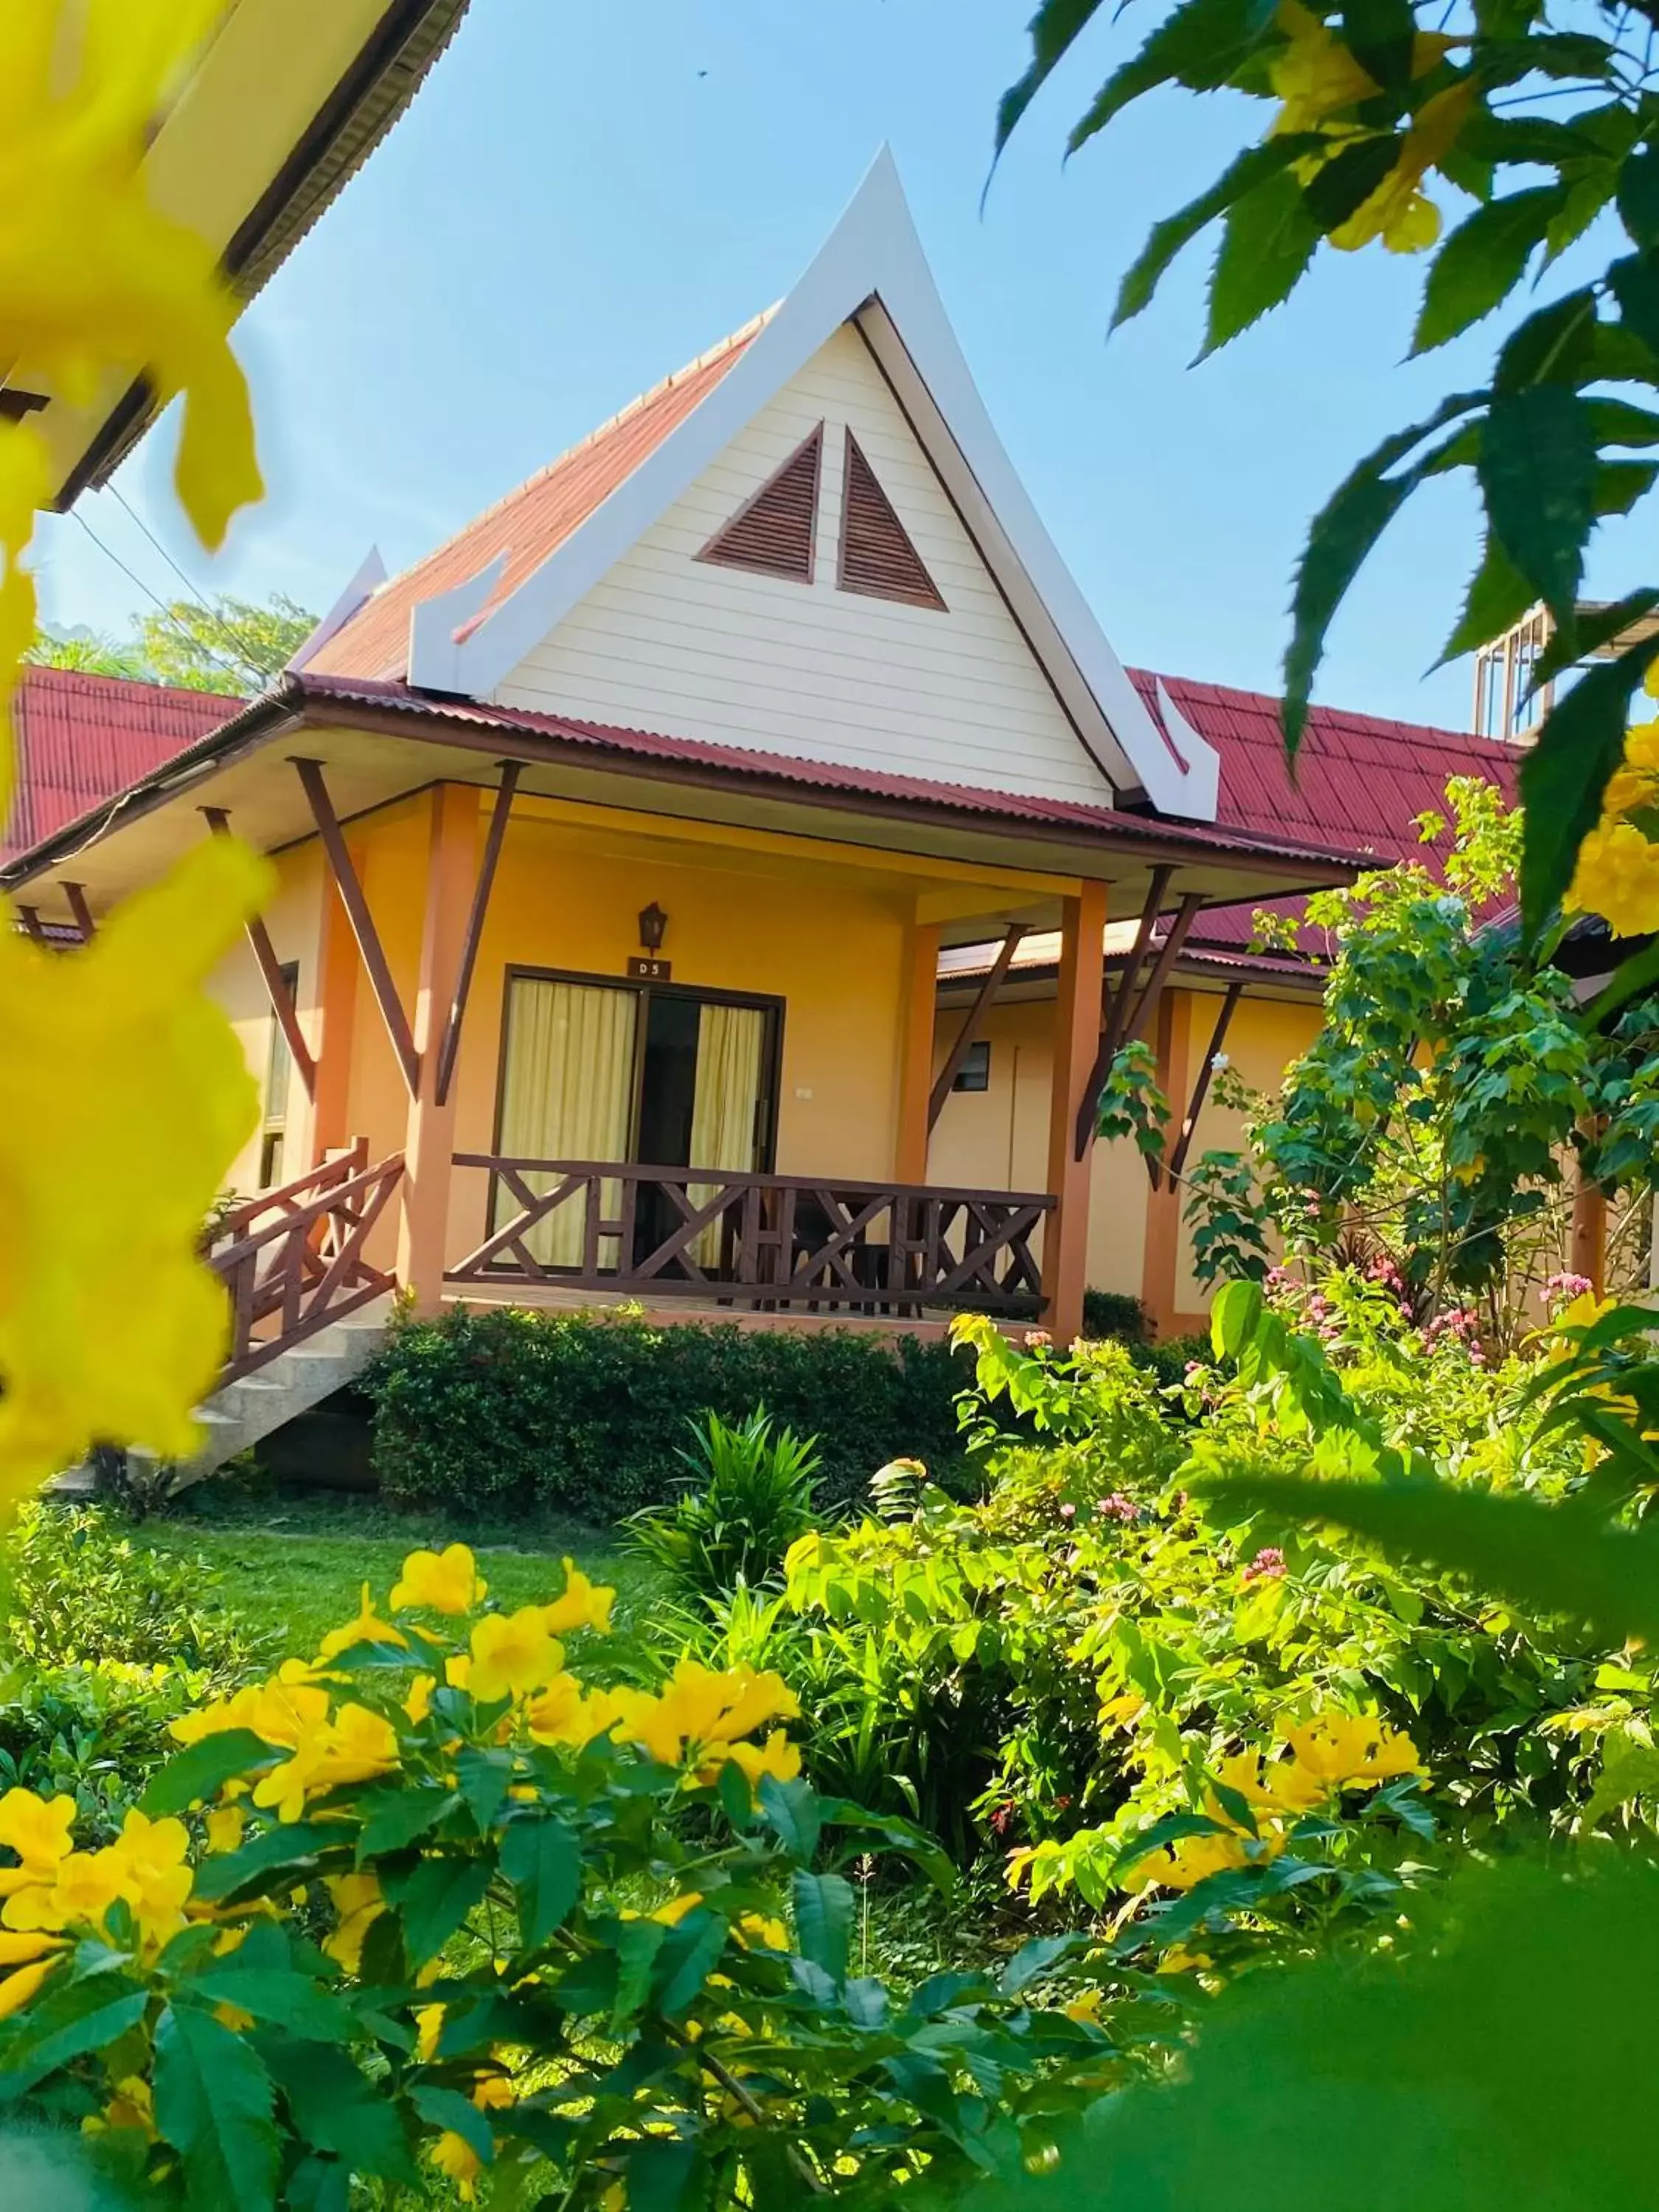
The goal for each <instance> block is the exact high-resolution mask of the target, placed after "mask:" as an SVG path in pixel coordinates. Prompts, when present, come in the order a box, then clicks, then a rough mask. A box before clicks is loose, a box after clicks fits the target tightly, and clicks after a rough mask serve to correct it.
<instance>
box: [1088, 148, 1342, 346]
mask: <svg viewBox="0 0 1659 2212" xmlns="http://www.w3.org/2000/svg"><path fill="white" fill-rule="evenodd" d="M1307 146H1308V141H1307V139H1306V138H1305V137H1302V136H1300V135H1298V136H1297V137H1293V138H1270V139H1268V140H1267V143H1265V144H1264V145H1261V146H1251V147H1249V148H1247V149H1246V150H1245V151H1244V152H1243V153H1242V154H1241V155H1238V157H1237V160H1236V161H1233V162H1232V163H1231V165H1230V166H1229V167H1228V168H1227V169H1226V170H1225V173H1223V174H1222V175H1221V176H1220V177H1219V178H1218V179H1217V181H1216V182H1215V183H1214V184H1213V185H1211V187H1210V189H1209V190H1208V191H1206V192H1200V194H1199V196H1198V197H1197V198H1196V199H1195V200H1189V201H1188V204H1187V205H1186V206H1185V207H1184V208H1182V210H1180V212H1179V213H1178V214H1176V215H1171V216H1164V220H1163V222H1157V223H1154V224H1153V225H1152V229H1151V230H1150V231H1149V232H1148V234H1147V237H1146V244H1145V246H1142V247H1141V249H1140V252H1139V254H1138V255H1137V256H1136V257H1135V259H1134V261H1133V263H1132V264H1131V265H1130V268H1129V271H1128V273H1127V276H1125V277H1124V279H1123V282H1122V283H1121V285H1120V286H1119V288H1118V295H1117V305H1116V306H1115V307H1114V308H1113V310H1112V328H1113V329H1114V330H1116V329H1118V328H1119V327H1120V326H1121V325H1122V324H1124V323H1127V322H1129V321H1131V320H1132V319H1133V318H1134V317H1135V316H1136V315H1138V314H1139V313H1140V312H1141V310H1142V308H1144V307H1146V306H1148V305H1149V304H1150V302H1151V301H1152V295H1153V293H1154V292H1156V291H1157V289H1158V284H1159V282H1160V280H1161V279H1162V277H1163V276H1164V270H1166V269H1168V267H1169V265H1170V263H1171V262H1172V261H1173V260H1174V259H1175V258H1176V254H1177V253H1179V252H1180V251H1181V249H1182V246H1188V245H1190V244H1191V242H1192V241H1193V240H1194V239H1195V238H1196V237H1197V236H1198V234H1199V233H1200V231H1201V230H1205V229H1207V228H1208V227H1209V225H1210V224H1211V223H1212V222H1214V221H1215V219H1216V217H1217V216H1222V215H1225V213H1226V212H1227V210H1228V209H1229V208H1230V207H1231V205H1232V204H1233V203H1234V201H1235V200H1239V199H1243V197H1244V195H1245V193H1246V192H1251V191H1255V188H1256V186H1257V185H1262V184H1265V183H1266V182H1267V179H1268V178H1270V177H1272V176H1275V175H1277V174H1278V173H1279V171H1280V170H1281V169H1285V168H1288V167H1289V166H1290V165H1291V162H1292V161H1295V160H1296V159H1297V155H1299V154H1301V153H1305V152H1306V150H1307Z"/></svg>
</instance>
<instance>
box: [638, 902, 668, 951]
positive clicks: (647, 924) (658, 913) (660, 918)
mask: <svg viewBox="0 0 1659 2212" xmlns="http://www.w3.org/2000/svg"><path fill="white" fill-rule="evenodd" d="M667 931H668V916H667V915H665V913H664V912H663V910H662V908H660V907H659V905H658V904H657V902H656V901H655V899H653V900H652V902H651V903H650V905H649V906H648V907H647V908H646V909H645V911H644V912H643V914H641V916H640V943H641V945H643V946H644V947H645V949H646V951H647V952H660V951H662V941H663V939H664V937H665V935H666V934H667Z"/></svg>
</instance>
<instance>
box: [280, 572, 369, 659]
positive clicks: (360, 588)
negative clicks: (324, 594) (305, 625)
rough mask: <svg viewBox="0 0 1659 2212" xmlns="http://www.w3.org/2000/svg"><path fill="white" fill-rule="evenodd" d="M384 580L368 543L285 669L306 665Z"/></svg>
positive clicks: (365, 602)
mask: <svg viewBox="0 0 1659 2212" xmlns="http://www.w3.org/2000/svg"><path fill="white" fill-rule="evenodd" d="M385 582H386V562H385V561H384V559H383V558H382V557H381V554H380V547H379V546H378V545H371V546H370V547H369V549H368V552H367V553H365V554H364V556H363V557H362V560H361V561H360V562H358V564H357V573H356V575H355V576H354V577H353V578H352V580H351V581H350V582H349V584H348V585H347V586H346V587H345V589H344V591H343V592H341V594H340V596H339V598H338V599H336V600H335V602H334V604H333V605H332V606H331V608H330V609H329V611H328V612H327V613H326V614H325V616H324V617H323V618H322V620H321V622H319V623H318V624H317V627H316V628H315V629H313V631H312V633H311V635H310V636H309V637H308V638H307V640H306V641H305V643H304V644H303V645H302V646H301V647H300V649H299V651H298V652H297V653H295V655H294V657H293V658H292V659H290V660H289V663H288V664H287V668H286V671H285V673H287V674H288V675H289V676H297V675H298V674H299V673H300V671H301V670H302V669H304V668H307V667H308V666H309V665H310V664H311V662H312V661H313V660H314V659H315V658H316V656H317V655H318V654H319V653H320V652H321V651H322V649H323V647H325V645H326V644H327V643H328V641H329V640H330V639H331V638H334V637H337V636H338V635H339V634H340V632H341V631H342V630H343V629H344V628H345V626H346V624H347V623H349V621H350V620H351V617H353V615H355V614H356V612H357V611H358V610H359V609H360V608H362V607H365V606H367V605H368V602H369V600H370V599H373V597H374V594H375V592H378V591H379V590H380V586H381V585H382V584H384V583H385Z"/></svg>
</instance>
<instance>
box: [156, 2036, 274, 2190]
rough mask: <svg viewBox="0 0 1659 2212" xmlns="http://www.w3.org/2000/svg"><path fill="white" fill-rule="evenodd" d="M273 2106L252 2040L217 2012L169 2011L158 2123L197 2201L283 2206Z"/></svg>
mask: <svg viewBox="0 0 1659 2212" xmlns="http://www.w3.org/2000/svg"><path fill="white" fill-rule="evenodd" d="M271 2102H272V2091H271V2081H270V2075H269V2074H268V2073H267V2072H266V2071H265V2069H264V2064H263V2063H262V2062H261V2060H260V2058H259V2057H258V2053H257V2052H256V2051H254V2049H253V2047H252V2045H251V2044H250V2043H248V2042H247V2041H246V2039H244V2038H243V2037H241V2036H240V2035H233V2034H232V2033H231V2032H230V2030H229V2029H228V2027H221V2026H220V2025H219V2023H218V2021H216V2020H215V2019H214V2017H213V2015H212V2014H211V2013H208V2012H198V2011H197V2009H196V2008H195V2007H194V2006H193V2005H185V2004H172V2005H169V2006H168V2007H167V2010H166V2011H165V2012H164V2013H163V2014H162V2015H161V2019H160V2021H158V2022H157V2023H156V2028H155V2125H156V2128H157V2130H158V2131H159V2133H160V2134H161V2136H162V2137H163V2138H164V2139H165V2140H166V2141H167V2142H169V2143H171V2144H172V2146H173V2148H174V2150H176V2151H177V2152H178V2154H179V2157H180V2158H181V2159H182V2160H183V2161H184V2167H185V2181H186V2184H187V2185H188V2190H189V2195H190V2199H191V2203H196V2204H200V2205H203V2206H207V2205H215V2206H217V2205H225V2206H230V2205H234V2206H235V2207H236V2208H237V2212H256V2208H258V2206H260V2205H271V2204H274V2203H276V2124H275V2123H274V2122H273V2120H272V2118H271Z"/></svg>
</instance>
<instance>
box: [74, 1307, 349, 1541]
mask: <svg viewBox="0 0 1659 2212" xmlns="http://www.w3.org/2000/svg"><path fill="white" fill-rule="evenodd" d="M390 1311H391V1300H390V1298H389V1297H388V1298H380V1299H377V1300H376V1301H375V1302H374V1304H373V1305H368V1306H362V1307H360V1308H359V1309H358V1310H357V1311H356V1313H354V1314H352V1315H350V1316H349V1317H348V1318H347V1319H346V1320H344V1321H342V1322H333V1323H331V1326H330V1327H328V1328H323V1329H319V1331H318V1333H317V1334H316V1335H315V1336H313V1337H307V1339H306V1340H305V1341H304V1342H303V1343H301V1344H296V1345H295V1346H294V1347H293V1349H292V1350H291V1351H289V1352H279V1353H278V1354H277V1356H276V1358H275V1359H272V1360H270V1361H269V1362H268V1363H267V1364H266V1365H264V1367H260V1368H257V1369H256V1370H254V1372H253V1373H252V1375H244V1376H239V1377H238V1379H237V1380H236V1381H235V1382H234V1383H226V1384H225V1386H224V1388H223V1389H221V1390H216V1391H215V1393H214V1395H212V1397H210V1399H209V1400H208V1401H207V1402H206V1403H205V1404H204V1405H202V1406H198V1407H197V1409H196V1418H197V1421H198V1422H199V1423H200V1424H201V1426H202V1431H203V1436H202V1443H201V1446H200V1449H198V1450H197V1452H196V1453H195V1455H193V1457H191V1458H190V1459H188V1460H185V1461H182V1462H179V1464H178V1465H177V1466H176V1467H175V1468H173V1474H172V1482H171V1488H172V1489H173V1490H175V1491H176V1490H184V1489H187V1488H189V1487H190V1486H191V1484H192V1483H197V1482H201V1481H203V1480H205V1479H206V1477H207V1476H209V1475H210V1474H213V1473H214V1472H215V1471H216V1469H217V1468H222V1466H223V1465H224V1464H225V1462H226V1461H227V1460H232V1459H234V1458H235V1457H236V1455H237V1454H238V1453H239V1452H244V1451H246V1450H248V1449H250V1448H251V1447H252V1445H254V1444H257V1443H262V1442H263V1441H264V1438H265V1437H269V1436H272V1435H274V1434H275V1433H276V1431H277V1430H278V1429H280V1428H283V1427H285V1426H286V1425H287V1424H288V1423H289V1421H292V1420H295V1419H297V1418H298V1416H299V1415H300V1414H301V1413H309V1412H310V1411H311V1408H312V1407H313V1406H318V1405H320V1404H321V1403H322V1401H323V1400H324V1399H325V1398H329V1397H331V1396H332V1395H334V1393H335V1391H337V1390H339V1389H343V1388H344V1387H345V1385H346V1384H347V1383H350V1382H353V1381H355V1380H356V1377H357V1376H359V1375H361V1374H362V1370H363V1369H364V1368H365V1367H366V1366H367V1365H368V1363H369V1361H370V1360H371V1359H372V1358H374V1354H375V1353H376V1352H378V1351H379V1350H380V1346H381V1345H382V1343H383V1342H384V1341H385V1339H386V1320H387V1317H388V1316H389V1314H390ZM130 1456H131V1458H133V1459H134V1460H137V1461H141V1462H143V1463H144V1464H145V1465H146V1466H149V1467H153V1466H154V1465H155V1457H154V1455H153V1454H151V1453H148V1452H137V1451H135V1452H133V1453H132V1454H131V1455H130ZM95 1491H96V1482H95V1478H94V1473H93V1469H92V1468H91V1466H90V1465H89V1464H88V1465H83V1466H82V1467H76V1468H66V1469H65V1471H64V1473H63V1474H60V1475H58V1476H56V1477H55V1478H54V1480H52V1482H50V1483H48V1484H47V1485H46V1492H45V1495H46V1496H47V1497H50V1498H58V1499H61V1500H63V1501H64V1503H66V1504H73V1503H76V1502H78V1501H80V1500H81V1499H83V1498H90V1497H92V1496H94V1494H95Z"/></svg>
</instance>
